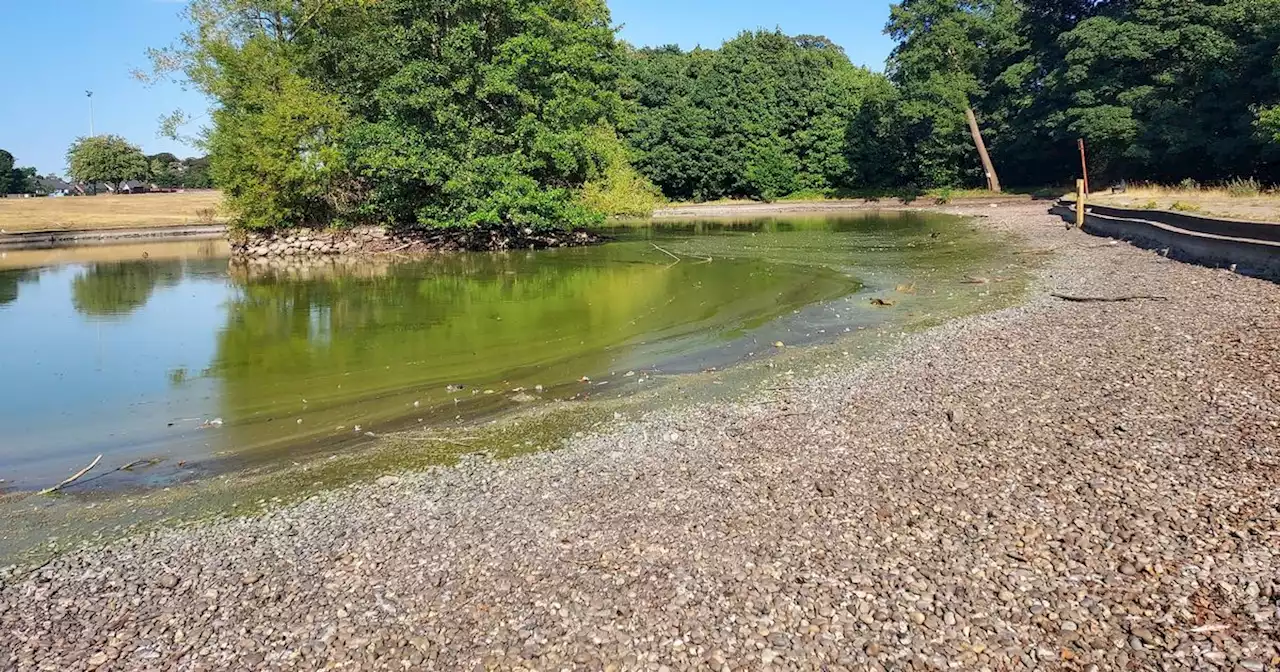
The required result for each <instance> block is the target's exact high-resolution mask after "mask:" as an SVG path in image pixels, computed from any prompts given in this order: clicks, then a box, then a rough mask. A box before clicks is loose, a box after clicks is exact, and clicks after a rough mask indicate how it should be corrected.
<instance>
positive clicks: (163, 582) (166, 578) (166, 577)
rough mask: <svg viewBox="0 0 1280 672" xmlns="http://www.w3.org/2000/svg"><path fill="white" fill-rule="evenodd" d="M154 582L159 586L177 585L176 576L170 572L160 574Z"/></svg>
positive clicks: (169, 586) (172, 586) (171, 586)
mask: <svg viewBox="0 0 1280 672" xmlns="http://www.w3.org/2000/svg"><path fill="white" fill-rule="evenodd" d="M156 583H157V584H158V585H159V586H160V587H161V588H168V589H172V588H174V587H176V586H177V585H178V577H176V576H174V575H172V574H161V575H160V578H158V579H156Z"/></svg>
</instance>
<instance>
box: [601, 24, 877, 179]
mask: <svg viewBox="0 0 1280 672" xmlns="http://www.w3.org/2000/svg"><path fill="white" fill-rule="evenodd" d="M626 75H627V77H626V80H625V82H624V87H625V88H624V91H625V92H626V94H627V98H628V100H629V101H630V102H631V103H632V104H633V105H634V106H635V108H636V110H637V113H636V115H635V122H634V123H633V124H632V125H630V126H629V127H628V129H627V133H626V137H627V140H628V142H630V143H631V144H632V145H633V146H634V147H635V149H636V150H637V151H638V152H639V156H638V158H637V166H638V167H639V168H640V170H641V172H642V173H644V174H645V175H646V176H647V177H649V179H651V180H653V181H654V182H655V183H656V184H658V185H659V186H660V187H661V188H662V190H663V192H664V193H665V194H666V195H667V196H669V197H671V198H681V199H688V198H695V199H711V198H722V197H753V198H764V199H772V198H777V197H780V196H785V195H787V194H790V193H792V192H795V191H802V190H828V189H834V188H838V187H843V186H846V185H850V184H854V183H856V182H858V181H859V179H860V178H861V177H862V176H860V175H858V174H857V170H856V166H854V165H851V164H850V162H849V157H848V151H847V140H848V138H847V137H846V131H847V128H846V127H847V125H848V123H849V120H850V119H851V118H852V117H853V116H854V115H855V114H856V113H857V112H858V110H859V108H860V107H861V105H862V104H863V102H864V100H865V99H866V98H867V97H868V95H872V94H873V93H874V92H875V91H876V90H877V85H878V83H879V82H878V80H879V79H880V77H879V76H878V75H875V74H872V73H871V72H869V71H867V70H866V69H864V68H859V67H856V66H854V65H853V64H852V63H850V61H849V59H848V57H847V56H845V53H844V51H843V50H842V49H840V47H838V46H836V45H835V44H833V43H832V42H831V41H830V40H827V39H826V38H823V37H816V36H809V35H801V36H796V37H791V36H788V35H784V34H782V33H781V32H778V31H759V32H753V33H742V34H741V35H739V36H738V37H736V38H734V39H733V40H730V41H729V42H726V43H725V44H724V46H722V47H721V48H720V49H718V50H709V49H695V50H693V51H690V52H684V51H681V50H680V49H679V48H677V47H662V48H655V49H632V50H629V52H628V58H627V67H626ZM880 88H881V89H883V87H880Z"/></svg>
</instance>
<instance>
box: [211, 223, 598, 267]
mask: <svg viewBox="0 0 1280 672" xmlns="http://www.w3.org/2000/svg"><path fill="white" fill-rule="evenodd" d="M230 240H231V252H232V255H233V256H235V257H237V258H242V259H243V258H248V259H262V258H278V257H318V256H334V255H366V254H383V253H389V252H404V253H420V252H446V251H462V250H468V251H494V250H528V249H535V250H541V249H546V248H549V247H571V246H575V245H592V244H595V243H598V242H600V241H601V237H600V235H599V234H597V233H594V232H591V231H587V230H581V229H579V230H557V229H532V228H521V227H517V226H486V227H481V226H476V227H450V228H440V229H403V230H399V229H388V228H385V227H381V226H357V227H352V228H347V229H336V228H335V229H308V228H297V229H272V230H262V231H255V230H251V231H236V232H234V233H233V234H232V235H231V237H230Z"/></svg>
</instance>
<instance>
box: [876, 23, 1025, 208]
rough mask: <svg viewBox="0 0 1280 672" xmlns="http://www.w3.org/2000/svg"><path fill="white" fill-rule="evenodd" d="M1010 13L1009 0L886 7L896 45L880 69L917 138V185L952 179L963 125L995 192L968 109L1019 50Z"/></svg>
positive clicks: (888, 30)
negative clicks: (892, 86) (898, 92)
mask: <svg viewBox="0 0 1280 672" xmlns="http://www.w3.org/2000/svg"><path fill="white" fill-rule="evenodd" d="M1018 12H1019V9H1018V7H1017V6H1016V5H1014V4H1013V2H1012V0H963V1H958V0H903V1H902V2H901V3H898V4H896V5H893V6H892V7H891V8H890V14H889V23H888V25H887V26H886V27H885V32H886V33H887V34H888V35H890V36H891V37H893V38H894V39H895V40H897V41H898V46H897V47H895V48H894V50H893V53H892V54H891V55H890V57H889V63H888V68H887V70H888V73H889V77H890V78H891V79H893V81H894V82H895V83H896V84H898V86H899V87H900V88H901V90H902V94H903V99H904V100H903V107H902V113H903V115H904V117H905V118H906V119H905V121H906V125H907V126H908V127H914V128H915V129H916V130H915V131H914V132H915V133H916V134H918V135H920V136H922V137H921V139H922V140H924V141H925V143H924V144H923V145H920V146H919V147H920V170H919V171H916V172H918V173H919V174H918V176H917V177H918V179H919V180H920V182H922V183H923V186H936V185H940V184H947V183H954V182H956V181H958V180H959V179H960V174H958V173H957V172H955V169H957V168H960V166H961V165H962V164H960V163H959V162H958V159H959V158H960V156H961V154H962V150H961V149H960V144H961V143H962V142H963V140H962V139H961V138H962V137H963V134H964V133H965V129H966V127H967V134H968V136H969V138H970V139H971V140H972V143H973V145H974V148H975V149H976V150H977V154H978V157H979V160H980V162H981V166H982V175H983V177H984V179H985V182H986V185H987V188H988V189H990V190H991V191H996V192H998V191H1000V186H1001V185H1000V178H999V177H998V175H997V173H996V169H995V166H994V164H993V162H992V161H991V158H990V156H989V154H988V151H987V147H986V143H985V141H984V139H983V135H982V131H981V129H980V128H979V126H978V121H977V114H976V113H975V110H974V107H975V105H976V104H977V103H979V102H981V100H982V98H983V97H984V96H985V94H986V92H987V90H988V87H989V86H990V83H991V80H992V79H993V71H995V70H997V69H998V68H999V64H1000V63H1002V62H1003V60H1004V59H1005V58H1007V56H1008V54H1010V53H1013V52H1017V51H1018V50H1020V49H1021V48H1022V45H1021V39H1020V38H1019V36H1018V35H1017V34H1016V32H1015V31H1014V26H1015V25H1016V20H1017V17H1018ZM930 154H933V155H934V156H930ZM931 164H934V165H931ZM962 172H968V171H962Z"/></svg>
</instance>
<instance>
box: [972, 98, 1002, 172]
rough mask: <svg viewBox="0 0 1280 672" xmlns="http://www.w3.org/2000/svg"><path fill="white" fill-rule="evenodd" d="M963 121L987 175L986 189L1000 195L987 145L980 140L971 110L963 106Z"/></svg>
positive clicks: (975, 119)
mask: <svg viewBox="0 0 1280 672" xmlns="http://www.w3.org/2000/svg"><path fill="white" fill-rule="evenodd" d="M964 116H965V119H967V120H968V122H969V133H970V134H971V135H972V136H973V144H974V146H975V147H977V148H978V158H979V159H982V170H983V171H984V172H986V174H987V189H989V190H991V192H992V193H996V194H998V193H1000V177H999V176H998V175H996V166H995V164H993V163H991V155H990V154H988V153H987V143H986V142H984V141H983V139H982V130H981V129H979V128H978V118H977V117H976V116H974V114H973V108H972V107H969V106H968V105H965V107H964Z"/></svg>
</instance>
